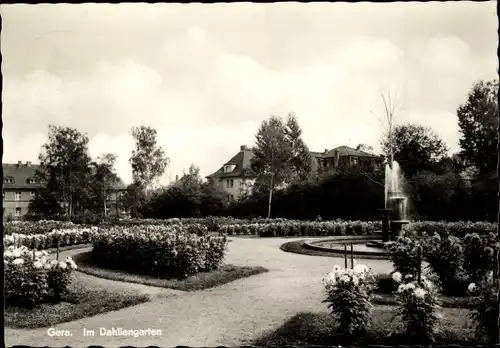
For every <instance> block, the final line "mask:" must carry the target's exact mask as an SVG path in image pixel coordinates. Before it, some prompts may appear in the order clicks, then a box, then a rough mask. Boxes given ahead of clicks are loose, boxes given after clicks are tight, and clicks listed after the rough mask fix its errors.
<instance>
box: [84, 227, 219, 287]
mask: <svg viewBox="0 0 500 348" xmlns="http://www.w3.org/2000/svg"><path fill="white" fill-rule="evenodd" d="M92 243H93V249H92V258H93V260H94V262H96V263H97V264H99V265H102V266H106V267H111V268H116V269H123V270H126V271H129V272H134V273H142V274H154V275H157V276H175V277H188V276H190V275H193V274H195V273H197V272H202V271H209V270H213V269H216V268H217V267H218V266H219V265H220V264H221V262H222V260H223V258H224V255H225V251H226V246H227V239H226V237H225V236H222V237H219V236H209V235H203V236H198V235H197V234H193V233H189V231H188V229H187V228H186V226H183V225H181V224H179V225H171V226H165V225H163V226H162V225H155V226H133V227H121V226H120V227H112V228H109V229H99V231H98V233H96V234H95V236H94V238H93V242H92Z"/></svg>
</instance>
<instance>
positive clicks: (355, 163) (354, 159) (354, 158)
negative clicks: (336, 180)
mask: <svg viewBox="0 0 500 348" xmlns="http://www.w3.org/2000/svg"><path fill="white" fill-rule="evenodd" d="M352 164H353V165H355V166H357V165H358V158H357V157H353V158H352Z"/></svg>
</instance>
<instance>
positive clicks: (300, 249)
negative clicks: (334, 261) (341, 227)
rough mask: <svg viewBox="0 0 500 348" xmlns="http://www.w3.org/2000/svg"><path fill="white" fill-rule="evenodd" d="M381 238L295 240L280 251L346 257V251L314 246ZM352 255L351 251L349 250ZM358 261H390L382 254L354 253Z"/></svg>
mask: <svg viewBox="0 0 500 348" xmlns="http://www.w3.org/2000/svg"><path fill="white" fill-rule="evenodd" d="M379 238H380V237H378V236H339V237H333V238H332V237H328V238H325V239H322V240H319V239H309V240H295V241H290V242H286V243H283V244H281V245H280V249H281V250H282V251H284V252H289V253H294V254H301V255H308V256H323V257H336V258H339V257H344V250H343V248H342V250H340V251H334V250H332V249H329V248H323V247H319V246H316V245H313V243H314V242H325V241H338V242H341V241H346V242H347V241H353V242H361V241H366V242H369V241H372V240H378V239H379ZM349 255H350V250H349ZM353 255H354V256H356V257H357V258H358V259H366V260H389V255H386V254H381V253H369V252H368V253H366V252H365V253H363V254H361V253H356V252H354V253H353Z"/></svg>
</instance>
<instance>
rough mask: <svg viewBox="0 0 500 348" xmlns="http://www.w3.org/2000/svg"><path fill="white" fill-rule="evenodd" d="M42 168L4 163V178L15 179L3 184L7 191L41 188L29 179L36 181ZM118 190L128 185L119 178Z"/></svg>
mask: <svg viewBox="0 0 500 348" xmlns="http://www.w3.org/2000/svg"><path fill="white" fill-rule="evenodd" d="M38 168H40V165H38V164H27V163H21V164H19V163H15V164H13V163H2V169H3V178H4V179H6V178H8V177H11V178H13V179H14V182H13V183H5V180H4V184H3V188H4V190H5V189H31V190H34V189H36V188H38V187H39V184H37V183H34V184H30V183H29V182H28V179H35V174H36V170H37V169H38ZM114 188H115V189H116V190H125V189H126V185H125V184H124V183H123V181H122V179H121V178H118V182H117V183H116V184H115V185H114Z"/></svg>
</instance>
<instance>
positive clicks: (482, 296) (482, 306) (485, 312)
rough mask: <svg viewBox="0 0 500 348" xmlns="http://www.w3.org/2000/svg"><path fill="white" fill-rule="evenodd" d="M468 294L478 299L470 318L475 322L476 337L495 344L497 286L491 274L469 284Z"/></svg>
mask: <svg viewBox="0 0 500 348" xmlns="http://www.w3.org/2000/svg"><path fill="white" fill-rule="evenodd" d="M468 290H469V293H470V294H471V295H472V296H474V297H478V298H479V301H477V303H476V304H475V305H474V307H473V308H472V313H471V318H472V319H473V320H474V321H475V322H476V324H477V325H476V336H477V337H478V338H483V337H486V338H487V339H488V341H489V342H490V343H491V344H495V343H496V341H497V339H498V335H499V328H498V315H499V312H498V298H497V294H498V285H497V282H496V281H495V280H494V279H493V272H489V273H488V274H487V275H486V276H485V277H484V278H483V279H482V280H481V281H479V282H478V283H470V284H469V287H468Z"/></svg>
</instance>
